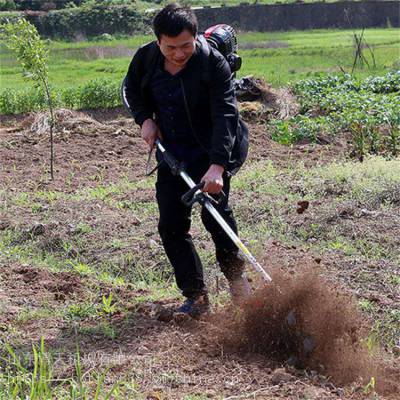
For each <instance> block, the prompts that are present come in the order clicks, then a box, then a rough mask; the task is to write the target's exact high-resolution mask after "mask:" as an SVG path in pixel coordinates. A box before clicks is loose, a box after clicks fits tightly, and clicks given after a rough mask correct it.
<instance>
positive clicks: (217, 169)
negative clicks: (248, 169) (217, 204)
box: [201, 164, 224, 194]
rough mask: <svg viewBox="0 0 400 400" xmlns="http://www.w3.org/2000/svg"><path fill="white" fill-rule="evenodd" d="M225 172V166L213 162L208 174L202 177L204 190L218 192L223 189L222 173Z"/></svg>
mask: <svg viewBox="0 0 400 400" xmlns="http://www.w3.org/2000/svg"><path fill="white" fill-rule="evenodd" d="M223 173H224V167H223V166H222V165H218V164H211V165H210V168H208V171H207V172H206V174H205V175H204V176H203V177H202V178H201V182H204V183H205V185H204V188H203V192H207V193H210V194H217V193H219V192H220V191H221V190H222V187H223V186H224V181H223V179H222V174H223Z"/></svg>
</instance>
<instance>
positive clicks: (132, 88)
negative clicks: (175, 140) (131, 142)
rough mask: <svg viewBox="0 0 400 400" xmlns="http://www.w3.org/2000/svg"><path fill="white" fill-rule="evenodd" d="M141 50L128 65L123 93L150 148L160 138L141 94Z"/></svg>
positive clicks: (151, 114) (150, 112)
mask: <svg viewBox="0 0 400 400" xmlns="http://www.w3.org/2000/svg"><path fill="white" fill-rule="evenodd" d="M143 51H144V50H143V49H142V48H140V49H139V50H138V51H137V52H136V54H135V55H134V57H133V59H132V61H131V64H130V65H129V69H128V74H127V75H126V78H125V81H124V94H125V98H126V101H127V103H128V106H129V109H130V111H131V113H132V115H133V118H134V119H135V122H136V123H137V124H138V125H140V126H141V136H142V139H143V140H144V141H145V142H146V143H147V144H148V146H149V147H150V148H152V147H153V146H154V142H155V140H156V138H157V137H159V138H161V133H160V130H159V128H158V126H157V125H156V123H155V122H154V121H153V118H152V116H153V113H152V111H151V110H150V107H149V106H148V105H146V103H145V101H144V100H143V98H142V94H141V88H140V81H141V79H143V73H144V71H143V66H141V65H140V61H141V60H143V57H144V55H143V54H142V53H143ZM141 75H142V76H141Z"/></svg>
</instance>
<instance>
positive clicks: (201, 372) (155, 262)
mask: <svg viewBox="0 0 400 400" xmlns="http://www.w3.org/2000/svg"><path fill="white" fill-rule="evenodd" d="M63 115H64V118H60V123H59V126H58V131H57V133H56V136H55V150H56V169H55V176H56V179H55V181H54V182H51V181H50V180H49V174H48V171H49V165H48V158H49V155H48V153H49V143H48V138H47V134H46V133H45V132H44V131H42V130H41V128H43V124H44V122H43V121H44V120H43V116H40V115H31V116H25V117H19V118H11V117H9V118H5V117H2V121H1V125H0V160H1V165H0V182H1V187H0V196H1V197H3V204H4V205H5V206H4V207H3V208H2V215H0V234H2V233H4V235H7V234H10V235H13V241H11V245H9V247H8V249H15V248H18V246H20V247H21V246H34V247H35V249H36V250H35V251H36V252H37V253H38V254H43V257H45V256H46V257H47V256H49V254H50V255H51V256H54V257H55V259H57V260H60V259H61V260H62V259H63V258H65V259H70V260H76V261H77V262H78V261H79V260H80V259H81V258H82V257H83V258H84V260H85V261H86V262H87V263H92V264H93V265H99V266H100V265H103V264H104V262H106V261H107V262H110V263H111V264H112V263H116V260H118V262H119V261H121V260H122V261H121V263H120V266H121V270H120V274H121V275H122V276H124V274H129V273H131V271H132V269H135V262H136V259H135V260H133V261H132V260H130V261H129V260H128V261H127V260H126V259H125V258H124V256H125V253H127V252H128V251H129V252H132V253H134V254H137V255H138V257H139V258H140V259H143V260H145V261H146V262H147V263H148V265H149V268H152V269H156V270H157V269H160V270H161V272H162V274H163V276H164V277H165V279H169V280H171V279H172V276H171V271H170V269H169V267H168V263H166V262H165V257H164V258H162V257H163V256H162V254H163V251H162V248H161V246H160V242H159V239H158V236H157V234H156V223H157V216H156V215H153V214H151V213H150V214H149V215H143V214H141V213H140V212H138V211H136V209H134V208H130V206H129V204H131V203H132V202H138V203H140V204H144V205H146V206H147V205H148V206H150V205H151V204H152V203H153V202H154V191H153V189H151V188H149V187H140V188H139V189H132V190H131V191H128V192H127V193H126V192H123V193H117V194H116V195H115V194H112V195H107V194H105V195H104V198H102V199H101V201H100V200H99V199H93V198H92V199H87V198H81V197H79V194H80V193H83V191H85V190H87V189H88V188H94V189H95V188H98V187H99V185H101V186H103V187H108V186H110V185H113V184H116V183H118V182H120V181H121V180H125V181H126V182H131V183H132V182H133V183H135V182H138V183H139V182H142V181H143V179H144V176H143V175H144V166H145V162H146V157H147V149H146V147H145V145H144V144H143V143H142V140H141V139H140V137H139V131H138V129H137V128H136V127H135V126H134V125H133V123H132V120H131V119H130V118H128V117H127V116H126V115H124V113H123V111H122V110H120V109H116V110H112V111H108V112H103V113H102V112H87V113H70V112H67V111H64V112H62V113H61V114H60V117H63ZM41 118H42V119H41ZM32 125H33V126H34V127H35V129H34V130H32V129H31V127H32ZM249 128H250V132H251V151H250V156H249V160H248V163H251V162H253V161H257V160H262V159H265V158H268V159H271V160H272V161H273V162H274V164H275V165H278V166H279V165H280V166H285V167H286V166H288V165H296V163H297V162H299V161H301V162H303V163H304V164H305V165H306V166H308V167H310V168H312V167H313V166H315V165H320V164H323V163H328V162H331V161H332V160H335V159H343V158H345V157H346V156H347V154H349V144H348V143H347V141H346V139H345V138H344V139H343V138H340V139H332V138H326V141H325V144H323V145H321V144H319V145H315V144H311V143H303V144H298V145H296V146H292V147H286V146H281V145H279V144H277V143H275V142H273V141H272V140H271V139H270V137H269V135H268V133H267V132H265V128H264V126H263V125H262V124H260V123H259V122H258V121H254V122H251V121H250V122H249ZM41 192H54V193H62V194H63V196H61V197H58V198H56V200H51V198H49V197H47V198H46V199H47V200H45V201H44V200H43V196H42V195H40V193H41ZM21 193H24V194H25V196H28V199H29V200H24V198H25V197H21V196H20V197H18V196H19V195H20V194H21ZM38 193H39V194H38ZM29 196H30V197H29ZM41 196H42V197H41ZM234 196H235V194H234V195H233V197H232V198H233V201H234V200H235V199H236V197H234ZM237 196H239V195H237ZM36 198H37V199H36ZM107 201H114V202H118V205H119V206H118V207H117V208H116V207H110V206H108V203H107ZM255 201H257V199H256V200H255ZM329 201H330V199H327V202H329ZM32 202H33V203H35V202H36V203H38V204H39V205H36V206H34V204H33V203H32ZM113 204H114V203H113ZM125 205H126V207H125ZM290 207H292V209H293V210H292V211H293V214H290V218H291V219H292V221H293V223H299V221H302V222H303V223H304V222H305V221H304V220H305V219H306V220H307V219H308V221H310V220H311V221H312V218H313V215H314V214H313V213H316V214H318V215H320V213H319V211H320V210H321V209H323V207H324V204H308V205H305V204H298V205H291V206H290ZM296 207H297V211H296ZM355 212H358V211H355ZM385 218H386V217H385ZM387 220H388V221H389V220H390V215H389V216H387ZM82 222H84V223H85V224H87V225H88V226H90V227H91V230H90V232H87V234H85V240H84V242H83V244H82V245H81V247H79V246H78V245H76V246H72V247H71V246H66V243H70V242H73V243H75V242H74V241H73V239H74V238H76V237H80V235H82V232H81V229H82V228H81V226H80V223H82ZM327 223H329V221H327ZM376 223H377V221H376V219H371V221H369V220H368V219H365V220H363V222H362V224H364V225H359V226H361V228H360V229H362V228H363V227H364V228H369V227H370V226H373V225H369V224H376ZM381 229H384V228H383V227H381ZM196 233H198V231H197V230H196V228H195V227H194V234H196ZM381 233H382V235H384V236H385V235H386V236H387V235H390V234H391V232H390V231H389V230H388V231H382V230H381ZM126 238H128V239H129V240H126ZM117 239H118V240H120V241H122V240H126V241H125V242H124V243H122V245H121V246H116V245H114V247H112V248H111V247H109V244H110V242H111V241H112V240H117ZM136 239H137V240H136ZM199 245H200V247H201V246H202V244H201V243H200V244H199ZM393 245H396V243H395V242H393ZM204 246H206V247H207V246H208V245H204ZM262 247H263V251H264V252H265V259H264V260H262V263H263V265H265V266H266V268H268V269H269V271H272V272H273V276H274V282H275V283H274V285H273V286H272V287H269V288H263V287H262V286H261V287H260V282H259V281H258V279H257V278H256V277H252V285H253V286H254V288H256V289H257V292H256V295H255V296H254V298H253V299H251V301H250V302H249V303H247V304H246V305H245V306H244V307H243V309H241V310H238V309H234V308H231V307H230V306H229V305H228V304H225V305H222V306H221V305H220V304H217V305H215V306H214V310H215V312H214V313H213V315H212V316H211V317H210V318H209V319H207V320H200V321H196V320H183V321H180V320H175V319H172V320H171V321H168V322H163V321H161V320H160V319H159V318H158V316H159V315H160V312H162V310H164V309H170V308H172V307H174V306H176V304H177V303H178V301H179V300H178V299H176V298H174V297H170V298H169V297H164V298H162V299H160V300H143V298H145V297H146V296H148V295H149V294H150V291H149V290H147V289H138V288H135V286H134V284H130V283H128V284H125V285H114V284H111V283H105V282H104V281H100V280H98V277H97V276H96V274H88V275H85V274H78V273H77V272H76V270H73V269H72V268H70V269H69V270H68V266H66V269H65V270H63V271H58V270H57V268H56V266H55V268H54V270H53V269H48V268H43V267H40V262H39V259H40V257H38V259H36V258H35V260H32V261H31V262H29V261H27V260H26V259H24V260H23V261H18V260H16V259H15V257H14V258H13V256H12V255H11V253H6V254H5V256H4V257H1V258H0V262H1V264H0V300H1V302H0V304H1V305H0V338H1V340H2V341H4V342H8V343H10V344H12V345H13V346H15V347H16V348H17V350H18V351H21V352H26V351H29V348H30V346H31V344H32V343H37V342H38V341H39V339H40V337H42V336H43V337H44V338H45V341H46V346H47V348H49V349H51V351H52V352H53V354H54V355H55V357H56V361H57V362H56V365H55V375H56V377H60V378H63V377H68V376H70V375H71V374H72V373H73V354H74V352H75V349H76V344H77V343H79V348H80V352H81V357H82V362H83V365H84V368H92V367H96V368H100V367H108V368H110V376H111V380H117V379H124V380H127V379H133V380H134V381H135V382H136V383H137V385H138V387H139V390H140V393H141V394H142V397H143V398H147V399H150V398H156V399H183V398H184V397H185V395H189V394H191V395H198V396H200V395H202V396H205V398H215V399H218V398H225V399H239V398H240V399H244V398H252V399H277V398H284V399H363V398H369V396H370V393H364V390H363V388H365V385H366V384H367V383H368V381H369V379H370V378H371V377H372V376H374V377H376V378H377V382H378V386H377V388H376V390H378V391H379V392H380V398H393V399H394V398H396V393H398V392H397V390H398V389H399V388H398V386H396V385H397V383H396V382H399V368H398V367H399V358H398V354H397V356H396V353H395V352H392V353H391V354H390V355H389V354H386V353H384V351H383V350H382V352H378V353H376V354H375V358H372V357H371V356H370V354H369V353H368V351H367V350H366V344H365V342H363V340H362V339H365V337H366V335H367V334H368V333H367V332H368V331H369V330H370V329H371V324H372V321H371V319H370V318H368V317H366V316H365V314H361V313H360V311H358V308H357V306H356V304H357V303H356V302H357V296H358V295H359V294H360V293H359V292H360V290H364V289H365V288H364V287H362V286H361V282H360V280H358V278H359V277H361V276H362V273H363V272H365V269H366V268H367V269H368V268H369V270H371V269H373V272H374V273H375V274H376V280H375V281H374V283H373V284H372V283H371V284H370V285H367V288H366V290H367V292H368V295H369V296H370V298H371V301H372V302H374V303H376V304H378V305H379V306H381V307H382V309H389V310H391V309H393V310H396V309H398V307H399V302H400V299H399V296H398V293H397V294H396V293H391V292H390V290H389V291H388V290H386V289H387V287H388V286H386V283H385V282H386V281H385V280H382V282H380V280H379V277H380V276H384V275H383V274H385V273H387V271H388V270H391V269H392V270H393V271H394V273H397V272H398V271H396V270H395V267H394V266H393V264H390V262H389V263H387V264H383V265H382V264H379V263H378V262H376V263H371V264H370V265H368V266H366V265H363V264H362V262H361V261H360V263H358V264H357V262H356V263H353V264H352V265H351V266H350V265H348V260H347V259H346V258H345V257H344V256H343V255H338V254H334V253H332V254H324V255H322V256H321V255H315V254H314V253H313V252H312V251H309V250H305V249H303V248H301V247H299V248H297V247H295V246H287V245H285V244H284V243H279V242H276V241H274V242H271V241H268V242H266V243H264V244H263V245H262ZM7 251H8V250H7ZM40 252H41V253H40ZM160 259H161V261H160ZM347 267H348V268H347ZM369 270H368V272H370V271H369ZM213 290H214V289H213ZM110 292H112V293H113V294H114V296H115V299H116V301H117V304H118V311H117V312H115V313H114V314H113V315H112V316H110V317H106V316H103V317H101V318H100V319H99V317H98V316H93V315H90V314H88V316H87V317H85V318H81V319H80V320H79V322H76V321H75V320H73V318H72V319H68V318H67V317H66V315H68V313H66V312H65V310H66V309H67V308H68V307H70V306H71V305H73V304H77V303H79V304H82V303H84V302H87V303H88V304H93V303H101V298H102V295H103V294H105V295H107V294H108V293H110ZM212 294H215V292H213V293H212ZM291 313H293V314H291ZM102 324H103V325H105V326H111V327H112V330H113V334H112V335H106V334H104V331H103V330H102V329H99V326H102ZM309 337H312V341H313V343H312V345H311V347H312V351H310V352H309V351H307V338H309ZM305 340H306V345H305ZM308 344H309V343H308ZM381 396H382V397H381Z"/></svg>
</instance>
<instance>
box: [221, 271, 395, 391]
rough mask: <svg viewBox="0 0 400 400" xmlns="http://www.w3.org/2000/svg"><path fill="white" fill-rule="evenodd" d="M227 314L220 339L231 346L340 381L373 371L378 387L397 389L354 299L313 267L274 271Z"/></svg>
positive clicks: (363, 380)
mask: <svg viewBox="0 0 400 400" xmlns="http://www.w3.org/2000/svg"><path fill="white" fill-rule="evenodd" d="M229 319H230V320H231V323H226V321H227V320H229ZM220 320H222V319H220ZM223 320H224V326H225V328H224V329H222V332H223V333H222V336H223V337H219V338H218V340H220V341H221V342H222V343H223V345H224V347H225V348H226V350H228V351H230V352H236V353H237V352H239V353H257V354H262V355H265V356H266V357H267V358H269V359H271V358H272V359H274V360H276V361H278V362H279V363H282V362H283V363H287V364H289V365H292V366H295V367H297V368H306V369H310V370H314V371H318V372H319V373H321V374H323V375H324V376H327V377H330V379H332V381H333V382H335V383H336V384H339V385H348V384H351V383H354V382H357V383H360V384H363V385H366V384H368V382H370V380H371V378H372V377H374V379H375V381H376V385H377V388H378V390H379V389H380V390H381V391H382V392H387V391H388V390H389V392H392V393H393V391H392V390H393V387H394V386H395V385H394V383H393V380H392V378H390V377H388V374H387V371H385V370H384V369H383V368H381V367H380V366H379V364H378V362H377V360H376V359H375V357H373V356H372V355H371V354H370V353H369V351H368V348H367V345H366V339H367V337H368V326H367V324H366V323H365V321H364V320H363V319H362V317H361V314H360V313H359V311H358V310H357V307H356V303H355V301H354V300H353V298H352V297H350V296H349V295H347V294H344V293H343V292H341V290H340V289H339V288H336V287H333V286H332V285H331V284H328V283H327V282H325V281H324V280H323V278H322V277H320V276H319V275H318V273H317V272H316V271H313V270H312V269H311V268H309V267H302V268H299V270H298V271H297V272H296V274H295V275H291V274H287V275H283V274H282V273H280V274H277V273H275V274H273V284H270V285H267V286H265V287H262V288H261V289H259V290H257V291H256V292H255V294H254V296H252V298H251V299H250V300H249V301H248V302H247V303H246V304H245V305H244V306H243V307H242V310H241V311H240V312H237V313H236V314H235V316H234V317H233V321H232V317H226V316H225V318H223Z"/></svg>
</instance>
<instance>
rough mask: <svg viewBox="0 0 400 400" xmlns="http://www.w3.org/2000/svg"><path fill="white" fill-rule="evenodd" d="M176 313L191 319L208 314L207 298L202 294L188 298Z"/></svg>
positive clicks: (208, 304)
mask: <svg viewBox="0 0 400 400" xmlns="http://www.w3.org/2000/svg"><path fill="white" fill-rule="evenodd" d="M176 312H177V313H182V314H187V315H190V316H191V317H192V318H199V317H200V316H202V315H205V314H208V313H209V312H210V302H209V301H208V296H207V295H206V294H202V295H200V296H196V297H189V298H187V299H186V300H185V301H184V303H183V304H182V305H181V306H180V307H179V308H177V310H176Z"/></svg>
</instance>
